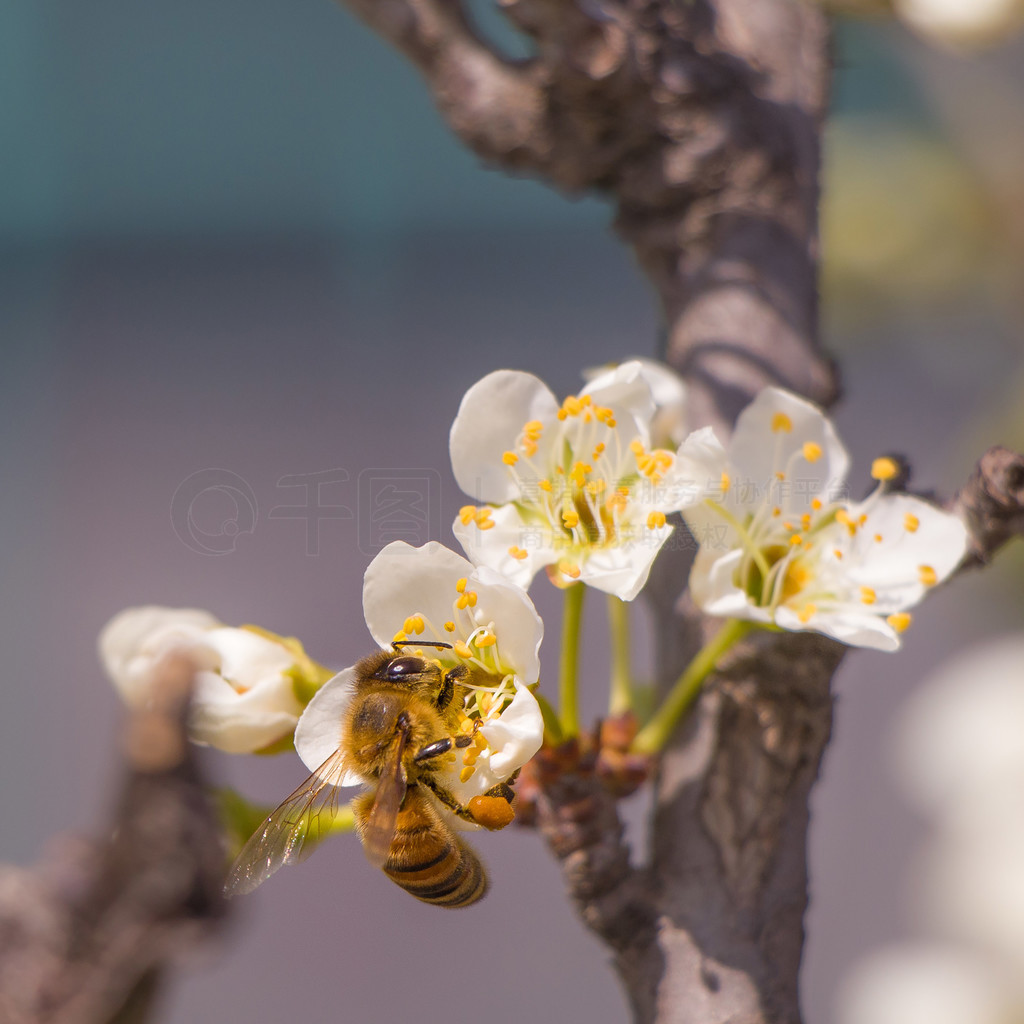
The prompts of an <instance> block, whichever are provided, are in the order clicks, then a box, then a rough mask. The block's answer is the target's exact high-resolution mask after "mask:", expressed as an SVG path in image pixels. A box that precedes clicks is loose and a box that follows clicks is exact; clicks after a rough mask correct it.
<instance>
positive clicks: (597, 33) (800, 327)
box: [341, 0, 1024, 1024]
mask: <svg viewBox="0 0 1024 1024" xmlns="http://www.w3.org/2000/svg"><path fill="white" fill-rule="evenodd" d="M341 2H342V3H343V5H345V6H347V7H349V8H350V9H352V10H353V11H354V12H355V13H356V14H357V15H359V16H360V17H361V18H362V19H363V20H365V21H366V22H367V23H368V24H369V25H370V26H371V27H373V28H374V29H375V30H376V31H378V32H379V33H380V34H381V35H382V36H384V37H385V38H386V39H388V40H390V41H391V42H392V43H393V44H394V45H395V46H397V47H398V48H399V49H400V50H401V51H402V52H403V53H404V54H405V55H406V56H407V57H408V58H409V59H410V60H411V61H412V62H413V63H414V64H415V65H416V67H417V68H418V69H419V70H420V71H421V72H422V74H423V76H424V78H425V79H426V82H427V84H428V86H429V88H430V90H431V92H432V94H433V96H434V99H435V101H436V103H437V105H438V107H439V109H440V111H441V112H442V114H443V115H444V117H445V118H446V119H447V121H448V124H449V125H450V127H451V128H452V130H453V131H454V132H455V133H456V134H457V135H458V136H459V137H460V138H461V139H462V141H463V142H465V143H466V145H467V146H469V147H470V148H472V149H473V150H474V151H475V152H476V153H477V154H478V155H479V156H480V157H482V158H483V159H484V160H485V161H488V162H489V163H492V164H495V165H497V166H499V167H501V168H503V169H505V170H507V171H509V172H512V173H517V174H530V175H534V176H537V177H540V178H542V179H543V180H545V181H547V182H549V183H550V184H552V185H553V186H555V187H556V188H558V189H560V190H562V191H564V192H566V193H578V192H580V191H584V190H591V191H596V192H598V193H600V194H602V195H604V196H605V197H607V198H608V199H610V200H611V202H612V203H613V205H614V209H615V229H616V231H617V232H618V234H619V236H620V237H621V238H622V239H623V240H624V241H625V242H626V243H627V244H628V245H629V246H630V247H631V248H632V250H633V252H634V253H635V255H636V257H637V260H638V262H639V264H640V265H641V266H642V267H643V269H644V270H645V272H646V273H647V275H648V277H649V278H650V280H651V282H652V284H653V285H654V288H655V290H656V293H657V296H658V299H659V302H660V306H661V310H662V313H663V315H664V323H665V332H666V333H665V346H664V348H665V357H666V359H667V360H668V361H669V362H671V363H672V364H673V365H674V366H675V367H676V368H677V369H678V370H679V371H680V372H681V373H682V374H683V376H684V377H686V378H687V380H688V382H689V383H690V386H691V396H692V415H693V418H694V422H695V424H696V423H699V424H701V425H704V424H711V425H712V426H714V427H715V428H716V430H717V431H718V432H719V433H720V436H725V435H727V434H728V431H729V428H730V427H731V424H732V422H733V420H734V419H735V416H736V414H737V413H738V411H739V410H740V409H741V408H742V407H743V406H744V405H745V404H746V403H747V401H748V400H749V399H750V398H751V397H752V395H753V394H754V393H756V391H757V390H758V389H759V388H761V387H762V386H764V385H765V384H782V385H784V386H786V387H788V388H790V389H792V390H794V391H797V392H800V393H802V394H804V395H807V396H809V397H811V398H813V399H815V400H817V401H818V402H820V403H822V404H826V405H827V404H829V403H830V402H831V401H832V400H833V399H834V398H835V396H836V394H837V391H838V386H837V379H836V375H835V372H834V368H833V366H832V364H831V362H830V361H829V360H828V359H827V357H825V356H824V355H823V353H822V351H821V349H820V346H819V342H818V300H817V287H816V283H817V257H818V234H817V232H818V225H817V206H818V175H819V165H820V144H821V127H822V120H823V116H824V113H825V107H826V104H827V94H828V81H829V52H828V33H827V25H826V20H825V17H824V15H823V14H822V11H821V8H820V7H818V6H816V5H814V4H811V3H805V2H802V0H498V3H499V6H501V7H502V8H503V9H504V12H505V13H506V15H507V16H508V19H509V20H510V21H511V22H512V24H513V25H515V26H517V27H518V28H519V29H520V30H521V31H522V32H523V33H525V34H526V35H527V36H528V37H529V38H530V39H531V40H532V42H533V49H534V55H533V56H532V57H530V58H529V59H526V60H520V61H515V60H510V59H507V58H506V57H505V56H503V55H502V54H501V53H500V52H498V51H497V50H496V49H495V47H494V46H492V45H490V44H489V43H488V42H487V41H486V40H484V39H483V38H482V37H481V36H480V35H479V34H478V33H476V32H475V31H474V27H473V25H472V24H471V21H470V18H469V17H468V15H467V12H466V8H465V6H464V4H463V2H462V0H341ZM993 458H995V457H993V456H992V455H991V453H990V455H989V456H986V459H989V460H990V461H989V462H988V463H986V462H984V461H983V463H982V464H981V466H980V467H979V475H978V476H977V477H976V478H975V479H974V480H973V481H972V482H971V484H969V485H968V487H967V488H966V489H965V492H964V493H963V494H961V496H960V498H959V503H958V506H957V507H958V508H959V509H961V511H962V514H964V516H965V518H966V520H967V522H968V524H969V525H970V527H971V529H972V536H973V538H974V543H975V545H976V551H975V555H976V558H977V559H983V558H984V553H985V552H988V551H990V550H991V549H992V547H993V545H994V544H995V542H996V540H997V539H998V538H999V537H1002V538H1004V539H1005V537H1006V536H1008V535H1009V534H1010V533H1011V532H1013V531H1016V532H1019V531H1020V528H1021V523H1020V515H1021V504H1020V499H1021V496H1022V495H1021V485H1022V481H1024V474H1022V471H1021V469H1020V466H1019V465H1016V468H1014V467H1013V466H1012V465H1010V464H1009V463H1008V462H1007V461H1006V460H1003V461H1002V462H1000V461H999V459H997V458H996V459H995V463H998V466H995V464H994V463H993V462H992V459H993ZM994 466H995V468H994ZM1000 471H1001V472H1002V476H1001V477H999V479H998V480H997V479H996V478H997V476H999V472H1000ZM1003 499H1005V502H1004V504H1003V505H1001V506H1000V505H999V502H1000V501H1001V500H1003ZM986 502H987V504H986ZM993 503H994V504H993ZM982 506H983V508H982ZM995 506H999V508H998V510H997V511H995V512H994V511H993V508H995ZM673 557H674V558H675V563H676V564H675V565H674V566H672V565H670V562H671V559H666V558H665V557H663V558H661V559H659V566H658V568H659V569H660V570H662V571H661V572H660V574H656V575H655V577H654V578H653V579H652V584H651V586H650V588H649V593H650V596H651V601H652V605H653V607H654V611H655V616H656V622H657V633H658V643H659V651H660V658H659V663H660V672H661V676H662V678H663V679H664V680H669V679H674V678H675V677H676V676H677V675H678V673H679V671H680V670H681V668H682V667H683V666H684V665H685V663H686V660H687V659H688V658H689V657H690V656H691V655H692V653H693V652H694V651H695V650H696V648H697V646H698V644H699V640H700V638H701V635H702V633H703V631H704V629H705V624H704V623H702V622H701V620H700V617H699V616H698V615H696V614H695V613H694V610H693V609H692V608H691V607H688V606H686V605H685V604H684V605H682V606H678V605H677V603H676V596H677V595H678V592H679V589H680V588H679V584H678V581H679V580H680V579H683V578H685V571H686V563H687V552H685V551H684V552H675V553H674V555H673ZM666 566H669V569H668V571H664V570H665V567H666ZM842 653H843V649H842V648H841V647H840V646H839V645H838V644H835V643H833V642H831V641H829V640H826V639H824V638H820V637H819V638H815V637H812V636H808V635H802V636H761V637H760V638H759V639H757V640H755V641H748V642H747V643H745V644H744V645H741V646H740V647H739V648H738V649H737V651H736V652H735V653H734V655H733V657H732V658H731V659H730V661H729V662H728V664H727V665H726V666H724V667H723V670H722V671H721V672H720V673H719V674H718V675H717V676H715V677H713V678H712V679H711V680H709V683H708V685H707V687H706V689H705V692H704V695H703V697H702V698H701V700H700V701H699V703H698V705H697V707H696V709H695V710H694V712H693V713H692V714H691V716H690V718H689V720H688V722H687V723H686V724H685V726H684V728H683V729H682V730H681V731H680V734H679V736H678V737H677V739H676V742H675V744H674V746H673V747H672V748H671V749H670V750H669V751H667V752H666V753H665V755H664V756H663V757H662V758H661V760H660V763H659V765H658V766H657V776H656V786H655V807H656V809H655V814H654V820H653V824H652V830H653V831H652V844H651V845H652V859H651V863H650V865H649V866H646V867H633V866H631V865H630V861H629V853H628V850H627V849H626V848H625V846H624V845H623V842H622V829H621V825H620V822H619V818H618V815H617V811H616V802H615V801H616V796H615V795H614V794H613V793H610V792H609V790H608V788H607V787H606V786H605V785H603V784H602V780H601V777H600V773H599V772H598V771H595V762H594V759H593V757H591V756H589V754H588V751H587V750H586V744H584V747H583V748H573V749H572V750H568V751H561V752H559V755H558V757H556V758H555V759H554V762H553V763H549V764H545V763H543V762H541V763H540V764H539V765H538V766H537V767H536V769H535V770H534V771H532V772H530V773H528V774H527V779H528V782H527V786H526V788H527V789H528V790H529V797H528V801H527V802H528V804H529V807H530V810H531V814H532V815H533V821H534V823H535V824H536V825H537V826H538V828H539V829H540V830H541V831H542V833H543V834H544V835H545V836H546V838H547V840H548V842H549V844H550V846H551V848H552V850H553V852H554V853H555V855H556V856H558V857H559V858H560V859H561V861H562V863H563V866H564V869H565V877H566V881H567V884H568V888H569V891H570V894H571V895H572V897H573V898H574V900H575V901H576V903H577V906H578V908H579V910H580V913H581V915H582V917H583V919H584V920H585V921H586V923H587V924H588V925H589V927H590V928H592V929H593V930H594V932H595V933H596V934H598V935H599V936H600V937H601V938H602V939H603V940H604V941H605V942H606V943H607V944H608V946H609V948H610V949H611V950H612V953H613V956H614V961H615V964H616V966H617V968H618V971H619V974H620V976H621V978H622V981H623V984H624V986H625V988H626V991H627V992H628V994H629V998H630V1000H631V1002H632V1005H633V1008H634V1012H635V1017H636V1020H637V1021H640V1022H649V1021H659V1022H663V1024H667V1022H673V1024H726V1022H729V1024H767V1022H772V1024H797V1022H799V1020H800V1011H799V1007H798V1002H797V971H798V967H799V963H800V955H801V949H802V944H803V914H804V910H805V907H806V902H807V873H806V837H807V827H808V809H807V801H808V793H809V790H810V788H811V786H812V785H813V783H814V780H815V778H816V776H817V773H818V766H819V763H820V760H821V755H822V753H823V750H824V748H825V744H826V743H827V742H828V739H829V735H830V730H831V721H832V699H831V696H830V690H829V685H830V681H831V677H832V675H833V673H834V671H835V669H836V667H837V666H838V663H839V661H840V659H841V657H842Z"/></svg>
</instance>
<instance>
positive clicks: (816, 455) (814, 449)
mask: <svg viewBox="0 0 1024 1024" xmlns="http://www.w3.org/2000/svg"><path fill="white" fill-rule="evenodd" d="M823 454H824V452H823V451H822V450H821V445H820V444H815V443H814V442H813V441H805V442H804V458H805V459H806V460H807V461H808V462H817V461H818V459H820V458H821V457H822V455H823Z"/></svg>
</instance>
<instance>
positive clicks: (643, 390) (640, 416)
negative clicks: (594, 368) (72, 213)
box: [580, 359, 654, 445]
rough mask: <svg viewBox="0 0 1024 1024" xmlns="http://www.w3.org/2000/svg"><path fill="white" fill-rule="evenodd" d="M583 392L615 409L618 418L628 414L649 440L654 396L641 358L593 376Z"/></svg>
mask: <svg viewBox="0 0 1024 1024" xmlns="http://www.w3.org/2000/svg"><path fill="white" fill-rule="evenodd" d="M580 394H581V395H590V397H591V398H592V399H593V400H594V402H595V403H596V404H597V405H606V406H609V407H610V408H611V409H613V410H614V411H615V418H616V420H617V421H620V422H621V421H622V420H625V419H626V417H629V418H630V419H632V420H633V422H634V423H635V424H636V427H637V433H638V435H639V436H640V438H641V439H642V440H643V442H644V444H647V443H649V441H650V436H651V433H650V425H651V420H652V419H653V418H654V397H653V395H652V394H651V386H650V384H649V383H648V382H647V379H646V377H645V375H644V372H643V368H642V366H641V365H640V362H639V361H638V360H635V359H634V360H632V361H630V362H628V363H620V364H619V365H618V366H616V367H615V368H614V369H613V370H609V371H608V372H607V373H604V374H602V375H601V376H600V377H597V378H595V379H594V380H592V381H591V382H590V383H589V384H588V385H587V386H586V387H585V388H584V389H583V390H582V391H581V392H580ZM629 440H632V438H631V437H629V438H628V439H627V445H628V442H629Z"/></svg>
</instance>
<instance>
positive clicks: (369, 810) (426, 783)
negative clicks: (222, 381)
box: [224, 641, 515, 907]
mask: <svg viewBox="0 0 1024 1024" xmlns="http://www.w3.org/2000/svg"><path fill="white" fill-rule="evenodd" d="M410 644H411V642H410V641H396V642H395V643H394V644H392V648H393V649H392V650H390V651H388V650H380V651H377V652H376V653H374V654H371V655H368V656H367V657H365V658H363V659H362V660H361V661H360V662H358V663H357V664H356V666H355V673H354V680H355V681H354V692H353V696H352V699H351V701H350V702H349V704H348V707H347V709H346V711H345V714H344V716H343V721H342V722H340V723H339V725H340V729H339V735H340V744H339V749H338V750H337V751H336V752H335V753H334V754H332V755H331V756H330V757H329V758H328V759H327V760H326V761H325V762H324V763H323V764H322V765H321V766H320V768H318V769H317V771H316V772H314V773H313V774H312V775H311V776H310V777H309V778H308V779H307V780H306V781H305V782H304V783H303V784H302V785H301V786H299V788H298V789H296V790H295V792H294V793H292V794H291V795H290V796H289V797H288V798H287V799H286V800H285V801H284V802H283V803H282V804H281V805H280V806H279V807H278V808H277V809H276V810H274V811H273V812H272V813H271V814H270V815H269V816H268V817H267V818H266V819H265V820H264V822H263V824H262V825H261V826H260V827H259V828H258V829H257V830H256V832H255V833H254V835H253V836H252V837H251V838H250V839H249V841H248V842H247V843H246V844H245V846H244V847H243V849H242V852H241V853H240V854H239V856H238V859H237V860H236V861H235V863H234V865H233V866H232V868H231V871H230V872H229V874H228V879H227V882H226V883H225V886H224V891H225V894H226V895H228V896H235V895H238V894H241V893H247V892H251V891H252V890H253V889H255V888H256V887H257V886H258V885H260V884H261V883H263V882H264V881H265V880H266V879H267V878H269V877H270V875H272V874H273V873H274V872H275V871H276V870H277V869H278V868H279V867H281V865H283V864H292V863H296V862H298V861H300V860H302V859H304V857H305V856H308V853H309V852H310V850H311V849H312V847H314V846H315V844H316V841H317V840H318V839H320V838H322V836H323V835H324V834H325V833H326V831H327V828H328V825H329V822H330V821H331V820H332V819H333V816H334V813H335V811H336V810H337V801H338V788H337V786H338V782H339V781H340V780H341V779H342V778H343V777H344V776H345V775H346V774H348V773H350V772H354V773H356V774H357V775H358V776H359V777H360V778H361V779H362V780H363V781H364V782H366V783H367V785H368V786H369V787H370V788H369V789H368V790H367V791H366V792H365V793H363V794H361V795H360V796H358V797H357V798H356V799H355V800H354V801H353V803H352V810H353V813H354V815H355V823H356V831H357V833H358V835H359V838H360V839H361V840H362V843H363V849H364V850H365V852H366V856H367V859H368V860H369V861H370V863H371V864H373V865H374V866H376V867H380V868H382V869H383V871H384V873H385V874H386V875H387V876H388V878H390V879H391V880H392V881H393V882H395V883H396V884H397V885H399V886H401V887H402V888H403V889H405V891H406V892H408V893H410V894H411V895H413V896H415V897H416V898H417V899H418V900H422V901H423V902H424V903H430V904H433V905H434V906H439V907H466V906H469V905H470V904H471V903H475V902H476V901H477V900H479V899H480V898H481V897H483V895H484V893H485V892H486V891H487V885H488V881H487V873H486V872H485V870H484V867H483V865H482V864H481V863H480V860H479V858H478V857H477V855H476V854H475V853H474V852H473V850H472V849H471V848H470V847H469V846H468V845H467V844H466V843H465V842H463V840H462V839H460V838H459V836H458V835H457V834H456V832H455V831H454V829H453V828H452V826H451V825H450V824H449V823H448V822H447V821H446V820H445V816H444V814H443V812H442V811H441V809H440V807H439V804H440V805H441V806H443V807H446V808H448V809H449V810H450V811H452V812H453V813H454V814H456V815H458V816H459V817H460V818H464V819H466V820H467V821H471V822H474V823H476V824H478V825H483V826H484V827H485V828H488V829H498V828H504V827H505V826H506V825H508V824H509V823H510V822H511V821H512V819H513V817H514V811H513V809H512V806H511V803H512V799H513V796H514V793H513V791H512V789H511V787H510V786H509V785H508V784H507V783H499V784H498V785H496V786H493V787H492V788H491V789H489V790H488V791H487V792H486V793H485V794H483V795H482V796H476V797H473V799H472V800H470V801H469V804H468V805H466V806H463V805H462V804H461V803H460V802H459V801H458V800H457V799H456V798H455V797H454V796H453V794H452V793H451V792H450V791H449V790H448V788H447V787H446V786H445V784H444V781H443V777H442V770H443V769H445V768H448V767H449V766H450V761H451V759H452V756H453V752H454V750H455V748H460V747H468V746H470V744H472V742H473V738H474V733H473V732H472V731H469V732H467V731H466V730H465V727H463V728H462V729H460V727H459V726H460V717H461V720H462V721H465V716H464V715H463V716H460V714H459V712H460V709H462V708H463V706H464V704H465V699H466V696H467V695H468V693H469V692H470V686H469V685H468V681H469V679H470V669H469V668H468V667H467V666H466V665H464V664H460V665H458V666H456V667H455V668H451V669H448V670H447V671H446V670H445V669H444V668H443V666H442V665H441V664H440V662H438V661H437V660H436V659H428V658H426V657H423V656H422V654H421V653H415V654H410V653H405V652H404V651H403V650H402V648H403V647H405V646H406V645H410ZM416 646H417V647H428V646H429V647H439V648H449V647H450V645H449V644H445V643H440V642H438V643H429V642H419V641H417V642H416ZM477 722H478V720H477ZM514 778H515V777H514V776H513V777H512V779H510V780H509V781H514ZM325 813H326V819H325V820H322V816H324V815H325ZM311 840H312V841H311Z"/></svg>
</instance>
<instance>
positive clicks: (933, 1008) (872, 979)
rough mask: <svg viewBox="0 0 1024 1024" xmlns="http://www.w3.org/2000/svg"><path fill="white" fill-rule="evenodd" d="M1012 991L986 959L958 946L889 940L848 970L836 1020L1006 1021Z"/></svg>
mask: <svg viewBox="0 0 1024 1024" xmlns="http://www.w3.org/2000/svg"><path fill="white" fill-rule="evenodd" d="M1011 1000H1012V996H1011V995H1010V993H1009V992H1008V991H1007V990H1006V986H1005V979H1003V978H1002V977H1001V976H1000V975H999V974H998V973H997V972H996V971H994V970H993V969H992V967H991V965H989V964H987V963H985V961H983V960H982V959H980V958H979V957H977V956H975V955H972V954H971V953H970V952H969V951H965V950H962V949H957V948H955V947H953V948H944V947H940V946H924V945H909V944H908V945H904V946H890V947H887V948H884V949H880V950H878V951H876V952H874V953H872V954H871V955H870V956H869V957H867V958H865V959H864V960H862V961H861V962H860V963H858V964H857V966H856V968H855V969H854V970H853V971H852V972H851V973H850V974H849V975H848V976H847V978H846V980H845V981H844V983H843V985H842V987H841V988H840V991H839V994H838V999H837V1002H838V1006H837V1013H836V1019H837V1022H838V1024H1009V1022H1010V1021H1011V1020H1012V1019H1013V1018H1012V1017H1011V1015H1010V1014H1009V1013H1008V1012H1007V1011H1008V1009H1009V1008H1010V1006H1011V1005H1012V1003H1011Z"/></svg>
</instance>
